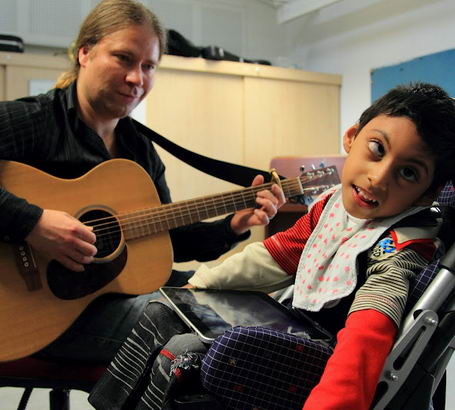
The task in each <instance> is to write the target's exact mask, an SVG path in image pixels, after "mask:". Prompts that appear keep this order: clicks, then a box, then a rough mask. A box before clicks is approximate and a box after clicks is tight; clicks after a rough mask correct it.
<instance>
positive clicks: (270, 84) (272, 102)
mask: <svg viewBox="0 0 455 410" xmlns="http://www.w3.org/2000/svg"><path fill="white" fill-rule="evenodd" d="M338 118H339V86H338V85H331V84H317V83H313V84H312V83H306V82H302V81H300V82H298V81H288V80H279V79H277V80H275V79H262V78H251V77H247V78H245V161H246V163H247V164H248V165H250V166H253V167H257V168H267V167H268V166H269V164H270V160H271V159H272V158H274V157H277V156H288V155H293V156H305V155H319V154H320V155H327V154H337V153H338V152H339V120H338Z"/></svg>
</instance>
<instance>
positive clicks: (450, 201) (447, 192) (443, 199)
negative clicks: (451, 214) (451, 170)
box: [437, 182, 455, 208]
mask: <svg viewBox="0 0 455 410" xmlns="http://www.w3.org/2000/svg"><path fill="white" fill-rule="evenodd" d="M437 201H438V203H439V205H443V206H450V207H453V208H455V187H454V186H453V183H452V182H449V183H447V184H446V185H445V187H444V188H442V190H441V192H440V193H439V196H438V199H437Z"/></svg>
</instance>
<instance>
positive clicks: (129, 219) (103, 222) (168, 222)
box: [84, 174, 325, 238]
mask: <svg viewBox="0 0 455 410" xmlns="http://www.w3.org/2000/svg"><path fill="white" fill-rule="evenodd" d="M323 176H325V174H323V175H313V176H312V177H296V178H294V179H287V180H282V181H281V185H282V187H283V191H285V194H286V195H285V196H286V197H289V196H294V195H297V194H301V193H302V191H303V192H307V191H314V189H315V187H309V188H303V187H302V185H301V184H300V183H299V181H300V182H301V183H302V184H306V183H308V182H314V180H316V179H320V178H321V177H323ZM271 185H272V183H266V184H263V185H259V186H254V187H248V188H245V189H243V190H240V191H234V192H232V193H222V194H219V195H215V196H208V197H202V198H196V199H194V200H189V201H182V202H175V203H171V204H166V205H163V206H161V207H160V209H156V208H150V209H144V210H136V211H133V212H130V213H127V214H118V215H115V216H108V217H103V218H98V219H94V220H91V221H85V222H84V223H85V224H90V225H91V226H93V227H94V233H95V234H96V235H97V238H102V237H103V236H107V235H112V234H115V233H118V232H120V231H122V230H123V231H131V230H133V231H134V230H137V229H142V230H143V231H144V232H143V234H144V235H146V234H150V233H154V232H145V231H146V230H148V231H150V225H153V224H154V225H157V224H160V225H161V229H159V230H158V231H157V232H159V231H163V230H167V229H171V228H173V227H175V226H174V224H172V222H174V223H177V220H178V219H179V218H180V219H182V220H183V218H184V217H188V216H189V217H190V218H191V215H194V216H196V215H197V217H196V219H197V220H198V221H199V220H202V219H207V218H210V217H211V216H216V215H219V214H220V212H221V211H225V212H224V213H229V212H232V211H235V210H236V208H235V206H236V204H237V205H238V203H239V201H240V200H241V201H243V202H244V203H243V205H244V206H242V207H241V209H245V207H246V208H250V207H252V206H254V202H255V199H256V195H255V194H256V193H257V192H258V191H260V190H262V189H266V188H268V187H271ZM252 194H254V195H252ZM246 196H252V198H251V199H250V200H248V199H246ZM223 197H225V198H226V200H225V201H224V203H223V204H221V205H216V204H213V203H212V204H209V205H207V198H211V201H212V202H215V201H216V200H219V199H222V198H223ZM247 202H250V203H251V205H250V206H249V205H248V204H247ZM183 203H186V204H187V207H188V208H189V207H190V206H193V207H194V205H196V207H195V210H194V211H193V212H188V211H186V210H184V209H182V210H181V211H179V210H178V209H177V211H175V209H174V208H181V207H182V204H183ZM198 203H199V204H198ZM200 203H202V206H201V204H200ZM227 207H234V208H233V209H232V208H229V209H227ZM163 208H164V209H163ZM223 208H224V209H223ZM173 210H174V212H171V211H173ZM201 214H203V215H204V218H201V217H200V215H201ZM163 215H164V216H165V218H162V216H163ZM152 218H154V219H157V220H158V221H156V222H153V221H147V226H141V227H138V226H133V225H137V224H138V223H139V222H144V221H146V220H147V219H152ZM160 218H161V219H160ZM119 222H120V225H121V226H122V229H120V228H119ZM183 224H185V223H183ZM183 224H181V225H183ZM164 225H165V226H166V228H165V229H163V226H164ZM125 233H126V232H125Z"/></svg>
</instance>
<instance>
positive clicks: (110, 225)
mask: <svg viewBox="0 0 455 410" xmlns="http://www.w3.org/2000/svg"><path fill="white" fill-rule="evenodd" d="M79 220H80V221H81V222H83V223H84V224H85V225H88V226H93V232H94V233H95V235H96V242H95V246H96V248H97V249H98V252H97V254H96V258H104V257H106V256H109V255H110V254H112V253H113V252H114V251H115V250H116V249H117V248H118V247H119V245H120V241H121V237H122V235H121V231H120V226H119V223H118V221H117V219H116V218H115V217H114V216H112V214H110V213H109V212H107V211H104V210H101V209H95V210H91V211H88V212H86V213H85V214H83V215H82V216H81V217H80V218H79Z"/></svg>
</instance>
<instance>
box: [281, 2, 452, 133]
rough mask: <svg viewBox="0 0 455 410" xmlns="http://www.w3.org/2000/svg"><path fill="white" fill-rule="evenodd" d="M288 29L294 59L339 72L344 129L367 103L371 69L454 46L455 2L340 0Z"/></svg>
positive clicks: (303, 64) (326, 70)
mask: <svg viewBox="0 0 455 410" xmlns="http://www.w3.org/2000/svg"><path fill="white" fill-rule="evenodd" d="M360 4H363V7H361V6H360ZM347 11H349V13H347V14H345V13H346V12H347ZM287 30H288V36H289V37H290V39H289V40H288V41H290V42H291V43H292V44H293V50H292V52H291V56H292V59H294V60H295V61H296V62H297V63H298V64H300V65H301V66H302V67H303V68H305V69H308V70H314V71H321V72H328V73H337V74H341V75H342V76H343V85H342V93H341V132H344V130H345V129H346V128H347V127H349V126H350V125H352V124H353V123H354V122H355V121H356V120H357V119H358V117H359V116H360V114H361V112H362V111H363V110H364V109H365V108H367V107H368V105H369V104H370V102H371V87H370V70H372V69H375V68H378V67H383V66H387V65H392V64H397V63H400V62H404V61H407V60H409V59H412V58H415V57H419V56H423V55H426V54H431V53H434V52H438V51H443V50H447V49H451V48H455V2H454V1H453V0H399V1H397V0H382V1H378V0H362V2H358V1H357V0H345V1H342V2H340V3H336V4H335V5H333V6H331V7H329V8H327V9H324V10H321V11H320V12H318V13H314V14H312V15H310V16H308V17H306V18H305V17H303V18H300V19H297V20H295V21H293V22H291V23H289V24H288V25H287ZM296 33H298V34H296Z"/></svg>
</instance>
